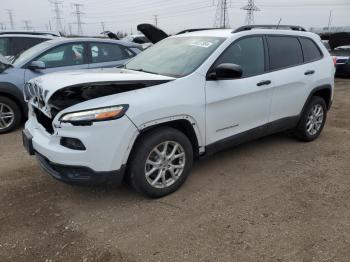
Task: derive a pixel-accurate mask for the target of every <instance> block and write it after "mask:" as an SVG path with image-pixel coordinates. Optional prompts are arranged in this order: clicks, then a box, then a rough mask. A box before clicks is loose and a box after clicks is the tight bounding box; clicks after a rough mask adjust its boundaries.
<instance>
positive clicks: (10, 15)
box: [6, 9, 15, 30]
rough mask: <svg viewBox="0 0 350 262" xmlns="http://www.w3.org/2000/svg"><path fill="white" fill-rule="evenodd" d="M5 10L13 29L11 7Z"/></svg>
mask: <svg viewBox="0 0 350 262" xmlns="http://www.w3.org/2000/svg"><path fill="white" fill-rule="evenodd" d="M6 12H7V14H8V15H9V20H10V26H11V29H12V30H14V29H15V23H14V21H13V10H12V9H6Z"/></svg>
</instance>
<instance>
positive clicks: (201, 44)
mask: <svg viewBox="0 0 350 262" xmlns="http://www.w3.org/2000/svg"><path fill="white" fill-rule="evenodd" d="M190 45H192V46H198V47H203V48H208V47H211V46H212V45H213V43H212V42H208V41H193V42H192V43H191V44H190Z"/></svg>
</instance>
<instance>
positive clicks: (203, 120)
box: [23, 26, 335, 197]
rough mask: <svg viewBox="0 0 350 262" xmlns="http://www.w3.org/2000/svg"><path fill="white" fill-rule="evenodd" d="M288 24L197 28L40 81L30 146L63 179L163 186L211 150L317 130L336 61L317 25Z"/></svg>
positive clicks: (33, 90) (165, 190) (161, 189)
mask: <svg viewBox="0 0 350 262" xmlns="http://www.w3.org/2000/svg"><path fill="white" fill-rule="evenodd" d="M280 28H281V29H279V30H274V29H270V28H263V27H262V26H260V27H259V28H256V27H254V26H251V27H243V28H239V29H237V30H235V31H233V32H232V30H206V31H196V32H189V33H185V34H180V35H176V36H173V37H169V38H167V39H165V40H163V41H161V42H159V43H157V44H156V45H154V46H152V47H151V48H149V49H148V50H146V51H145V52H144V53H141V54H139V55H138V56H136V57H135V58H134V59H132V60H131V61H130V62H129V63H127V64H126V66H125V68H122V69H117V68H114V69H101V70H94V71H76V72H65V73H54V74H49V75H45V76H41V77H39V78H36V79H34V80H31V81H29V82H28V83H27V84H26V86H25V90H24V95H25V99H26V101H28V104H29V119H28V121H27V123H26V125H25V130H24V131H23V142H24V145H25V147H26V149H27V150H28V152H29V153H30V154H32V155H34V154H35V155H36V156H37V159H38V160H39V163H40V164H41V166H42V167H43V168H44V169H45V170H46V171H47V172H48V173H49V174H50V175H52V176H53V177H55V178H56V179H58V180H61V181H64V182H67V183H75V184H86V183H88V184H90V183H104V182H107V181H110V182H114V183H118V182H121V181H122V180H123V178H124V177H125V176H126V177H127V178H128V179H129V181H130V182H131V184H132V185H133V187H134V188H135V189H136V190H137V191H139V192H141V193H143V194H145V195H146V196H148V197H162V196H165V195H167V194H170V193H172V192H174V191H176V190H177V189H178V188H179V187H180V186H181V185H182V184H183V183H184V181H185V180H186V178H187V176H188V175H189V173H190V170H191V167H192V164H193V160H194V159H197V158H198V157H201V156H203V155H206V154H210V153H212V152H215V151H217V150H220V149H223V148H226V147H229V146H233V145H237V144H240V143H243V142H245V141H248V140H251V139H256V138H258V137H262V136H265V135H268V134H272V133H276V132H280V131H284V130H294V132H295V134H296V136H297V137H298V138H299V139H301V140H303V141H312V140H314V139H316V138H317V137H318V136H319V135H320V133H321V131H322V129H323V127H324V124H325V121H326V116H327V111H328V110H329V109H330V107H331V104H332V100H333V90H334V71H335V69H334V64H333V60H332V57H331V56H330V55H329V53H328V51H327V49H326V48H325V47H324V46H323V44H322V42H321V39H320V38H319V37H318V36H317V35H315V34H313V33H309V32H305V31H303V29H302V28H299V27H280ZM288 29H289V30H288Z"/></svg>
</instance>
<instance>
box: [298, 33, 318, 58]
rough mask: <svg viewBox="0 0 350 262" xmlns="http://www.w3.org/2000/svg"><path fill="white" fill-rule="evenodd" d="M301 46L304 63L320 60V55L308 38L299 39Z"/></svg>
mask: <svg viewBox="0 0 350 262" xmlns="http://www.w3.org/2000/svg"><path fill="white" fill-rule="evenodd" d="M300 43H301V46H302V47H303V53H304V60H305V62H306V63H309V62H312V61H317V60H320V59H321V58H322V56H323V55H322V53H321V51H320V49H319V48H318V47H317V45H316V44H315V42H314V41H312V40H311V39H308V38H300Z"/></svg>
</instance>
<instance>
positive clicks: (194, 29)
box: [177, 27, 220, 35]
mask: <svg viewBox="0 0 350 262" xmlns="http://www.w3.org/2000/svg"><path fill="white" fill-rule="evenodd" d="M217 29H220V28H213V27H211V28H192V29H185V30H183V31H181V32H179V33H177V35H181V34H185V33H191V32H198V31H204V30H217Z"/></svg>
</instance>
